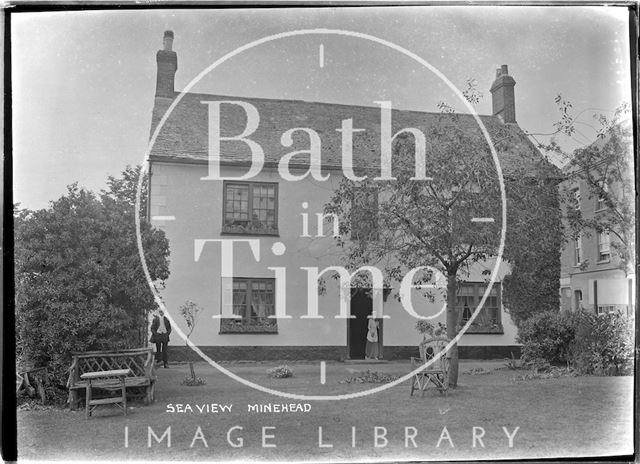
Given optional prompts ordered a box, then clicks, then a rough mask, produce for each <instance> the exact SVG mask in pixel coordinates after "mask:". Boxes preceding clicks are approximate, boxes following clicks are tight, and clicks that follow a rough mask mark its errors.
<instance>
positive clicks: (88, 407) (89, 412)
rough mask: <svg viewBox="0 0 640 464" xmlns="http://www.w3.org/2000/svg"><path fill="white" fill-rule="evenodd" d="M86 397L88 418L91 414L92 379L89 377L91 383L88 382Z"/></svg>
mask: <svg viewBox="0 0 640 464" xmlns="http://www.w3.org/2000/svg"><path fill="white" fill-rule="evenodd" d="M85 398H86V399H85V402H86V404H85V415H86V418H87V419H89V416H91V379H89V383H88V384H87V395H86V397H85Z"/></svg>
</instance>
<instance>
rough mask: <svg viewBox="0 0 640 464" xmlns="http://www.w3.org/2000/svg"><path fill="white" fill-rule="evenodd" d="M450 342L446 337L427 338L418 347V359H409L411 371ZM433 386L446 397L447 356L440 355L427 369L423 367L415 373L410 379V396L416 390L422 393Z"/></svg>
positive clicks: (422, 364) (447, 388)
mask: <svg viewBox="0 0 640 464" xmlns="http://www.w3.org/2000/svg"><path fill="white" fill-rule="evenodd" d="M449 342H450V340H449V339H448V338H446V337H435V338H429V339H426V340H424V341H422V342H421V343H420V345H419V348H420V358H414V357H412V358H411V371H415V370H416V369H418V368H420V367H422V366H424V365H425V364H427V363H428V362H429V361H430V360H431V359H433V358H434V357H435V356H436V355H437V354H438V353H440V352H443V351H444V349H445V348H446V347H447V345H448V344H449ZM430 385H433V386H435V388H437V389H438V391H439V392H440V393H441V394H444V395H445V396H446V395H447V391H448V390H449V354H448V353H444V352H443V353H442V355H441V356H440V357H439V358H438V359H437V360H436V361H433V362H432V363H431V364H430V365H429V366H428V367H425V368H423V369H421V370H419V371H418V372H416V373H415V374H414V375H413V377H412V379H411V396H413V392H414V391H416V390H420V391H421V392H422V396H424V391H425V390H426V389H427V388H428V387H429V386H430Z"/></svg>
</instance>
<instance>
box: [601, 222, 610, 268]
mask: <svg viewBox="0 0 640 464" xmlns="http://www.w3.org/2000/svg"><path fill="white" fill-rule="evenodd" d="M609 259H611V236H610V235H609V231H606V230H605V231H602V232H598V260H599V261H609Z"/></svg>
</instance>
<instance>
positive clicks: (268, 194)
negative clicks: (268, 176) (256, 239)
mask: <svg viewBox="0 0 640 464" xmlns="http://www.w3.org/2000/svg"><path fill="white" fill-rule="evenodd" d="M223 202H224V211H223V225H222V232H223V233H227V234H239V235H278V184H275V183H268V182H225V183H224V199H223Z"/></svg>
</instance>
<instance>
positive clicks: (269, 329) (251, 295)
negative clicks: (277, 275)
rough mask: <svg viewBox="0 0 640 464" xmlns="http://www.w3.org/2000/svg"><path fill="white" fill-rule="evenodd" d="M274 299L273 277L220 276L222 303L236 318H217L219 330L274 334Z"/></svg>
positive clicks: (222, 331) (275, 323)
mask: <svg viewBox="0 0 640 464" xmlns="http://www.w3.org/2000/svg"><path fill="white" fill-rule="evenodd" d="M275 301H276V294H275V279H268V278H233V279H230V278H225V279H223V286H222V305H223V307H224V306H231V308H232V312H233V314H234V316H240V317H234V318H223V319H221V323H220V333H247V332H252V333H277V320H276V318H274V317H270V316H274V315H275ZM223 309H224V308H223Z"/></svg>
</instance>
